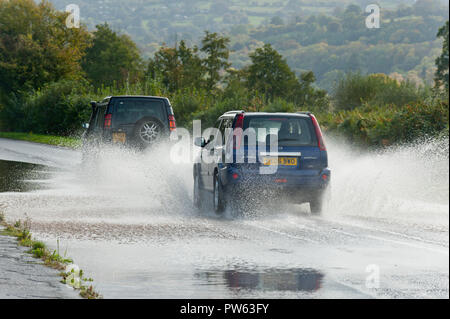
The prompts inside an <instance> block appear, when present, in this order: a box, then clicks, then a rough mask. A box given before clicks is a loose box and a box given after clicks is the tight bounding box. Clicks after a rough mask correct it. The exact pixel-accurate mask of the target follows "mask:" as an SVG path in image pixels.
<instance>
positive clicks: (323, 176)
mask: <svg viewBox="0 0 450 319" xmlns="http://www.w3.org/2000/svg"><path fill="white" fill-rule="evenodd" d="M322 179H323V180H324V181H325V182H326V181H327V180H328V175H326V174H323V175H322Z"/></svg>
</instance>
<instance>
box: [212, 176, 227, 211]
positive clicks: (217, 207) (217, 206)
mask: <svg viewBox="0 0 450 319" xmlns="http://www.w3.org/2000/svg"><path fill="white" fill-rule="evenodd" d="M212 199H213V207H214V212H215V213H216V214H222V213H223V212H224V211H225V206H226V204H225V193H224V190H223V186H222V183H221V182H220V179H219V176H218V174H217V173H216V174H214V190H213V197H212Z"/></svg>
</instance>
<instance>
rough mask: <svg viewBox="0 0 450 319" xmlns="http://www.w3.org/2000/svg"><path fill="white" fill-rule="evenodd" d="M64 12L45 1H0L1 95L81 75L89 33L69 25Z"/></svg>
mask: <svg viewBox="0 0 450 319" xmlns="http://www.w3.org/2000/svg"><path fill="white" fill-rule="evenodd" d="M67 15H68V14H67V13H64V12H59V11H56V10H55V9H54V8H53V6H52V5H51V4H50V3H49V2H47V1H43V2H41V3H39V4H36V3H35V1H33V0H14V1H8V0H0V95H1V94H2V93H3V94H4V95H5V94H10V93H17V92H19V91H25V90H27V89H38V88H41V87H42V86H43V85H44V84H45V83H49V82H56V81H59V80H62V79H69V80H70V79H75V80H76V79H80V78H81V76H82V75H81V67H80V60H81V58H82V57H83V55H84V54H85V50H86V48H87V47H88V46H89V44H90V36H89V34H88V32H87V30H86V28H85V27H84V26H81V27H80V28H72V29H71V28H68V27H67V26H66V23H65V20H66V18H67Z"/></svg>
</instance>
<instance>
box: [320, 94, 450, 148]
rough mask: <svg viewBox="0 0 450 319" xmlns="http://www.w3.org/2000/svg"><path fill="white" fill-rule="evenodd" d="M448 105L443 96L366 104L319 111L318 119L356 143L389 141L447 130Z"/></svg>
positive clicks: (393, 142) (440, 132) (443, 133)
mask: <svg viewBox="0 0 450 319" xmlns="http://www.w3.org/2000/svg"><path fill="white" fill-rule="evenodd" d="M448 107H449V105H448V101H446V100H430V101H427V102H417V103H412V104H406V105H404V106H395V105H390V106H379V107H373V106H370V105H366V107H363V108H360V109H355V110H349V111H340V112H338V113H336V114H321V115H319V120H320V121H321V124H322V126H323V127H324V129H325V130H327V131H328V132H330V133H334V134H339V135H342V136H344V137H346V138H347V139H348V140H350V141H351V142H354V143H356V144H363V145H373V146H377V145H390V144H396V143H402V142H409V141H413V140H415V139H418V138H421V137H433V136H438V135H445V134H448V127H449V108H448ZM446 132H447V133H446Z"/></svg>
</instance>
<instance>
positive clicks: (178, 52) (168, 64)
mask: <svg viewBox="0 0 450 319" xmlns="http://www.w3.org/2000/svg"><path fill="white" fill-rule="evenodd" d="M204 74H205V73H204V68H203V66H202V60H201V59H200V57H199V56H198V48H197V47H194V48H193V49H191V48H188V47H187V46H186V43H185V42H184V41H181V42H180V44H179V46H178V47H175V48H167V47H162V48H160V49H159V50H158V52H156V54H155V57H154V58H153V59H150V60H149V64H148V70H147V76H149V77H151V78H157V77H161V80H162V82H163V84H164V85H165V86H166V87H167V88H168V89H169V91H171V92H174V91H177V90H178V89H182V88H192V87H196V88H199V87H201V86H202V85H203V78H204Z"/></svg>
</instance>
